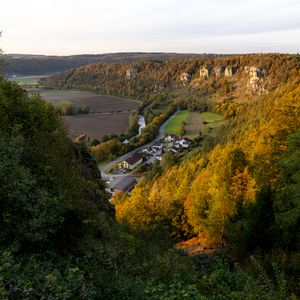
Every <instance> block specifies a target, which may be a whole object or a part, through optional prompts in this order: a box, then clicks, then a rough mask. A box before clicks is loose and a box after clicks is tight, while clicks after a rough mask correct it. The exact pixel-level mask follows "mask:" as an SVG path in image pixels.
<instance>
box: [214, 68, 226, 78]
mask: <svg viewBox="0 0 300 300" xmlns="http://www.w3.org/2000/svg"><path fill="white" fill-rule="evenodd" d="M224 72H225V68H224V67H214V74H215V75H216V76H217V77H220V76H223V75H224Z"/></svg>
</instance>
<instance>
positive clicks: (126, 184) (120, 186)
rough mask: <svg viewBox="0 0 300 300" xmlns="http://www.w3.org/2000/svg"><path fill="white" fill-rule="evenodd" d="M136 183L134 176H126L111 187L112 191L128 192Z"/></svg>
mask: <svg viewBox="0 0 300 300" xmlns="http://www.w3.org/2000/svg"><path fill="white" fill-rule="evenodd" d="M136 184H137V180H136V179H135V178H134V177H131V176H126V177H124V178H122V179H121V180H120V181H119V182H117V183H116V184H115V185H114V186H113V187H112V191H113V192H125V193H129V192H130V191H131V190H132V189H133V188H134V187H135V185H136Z"/></svg>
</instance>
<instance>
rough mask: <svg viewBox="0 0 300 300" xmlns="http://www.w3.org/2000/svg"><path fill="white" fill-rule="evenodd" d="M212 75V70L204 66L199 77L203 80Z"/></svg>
mask: <svg viewBox="0 0 300 300" xmlns="http://www.w3.org/2000/svg"><path fill="white" fill-rule="evenodd" d="M210 74H211V68H210V67H205V66H202V67H201V68H200V70H199V75H200V77H202V78H208V77H209V76H210Z"/></svg>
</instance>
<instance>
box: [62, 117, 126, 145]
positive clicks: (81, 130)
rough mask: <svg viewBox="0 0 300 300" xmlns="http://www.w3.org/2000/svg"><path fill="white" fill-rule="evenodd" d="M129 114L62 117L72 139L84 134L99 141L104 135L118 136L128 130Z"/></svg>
mask: <svg viewBox="0 0 300 300" xmlns="http://www.w3.org/2000/svg"><path fill="white" fill-rule="evenodd" d="M129 115H130V112H125V113H112V114H111V113H108V114H89V115H76V116H66V117H63V120H64V122H65V123H66V125H67V126H68V128H69V131H70V134H71V136H72V137H76V136H78V135H79V134H86V135H88V136H89V137H91V138H96V139H99V138H101V137H102V136H103V135H105V134H112V133H116V134H120V133H124V131H125V130H126V129H127V128H128V126H129V122H128V118H129Z"/></svg>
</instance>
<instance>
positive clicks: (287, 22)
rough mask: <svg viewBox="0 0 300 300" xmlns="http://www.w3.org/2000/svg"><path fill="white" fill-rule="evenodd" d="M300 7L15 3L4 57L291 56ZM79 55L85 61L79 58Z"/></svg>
mask: <svg viewBox="0 0 300 300" xmlns="http://www.w3.org/2000/svg"><path fill="white" fill-rule="evenodd" d="M299 14H300V3H299V1H297V0H287V1H285V2H284V3H282V1H279V0H273V1H272V0H253V1H252V2H249V1H246V0H244V1H238V0H216V1H214V2H213V3H211V2H209V1H208V0H201V1H197V0H187V1H185V3H184V4H182V3H181V1H179V0H173V1H171V0H165V1H159V0H153V1H151V3H148V2H147V1H146V0H141V1H137V0H128V1H125V2H124V1H120V0H112V1H110V2H104V1H96V0H87V1H85V2H84V3H82V2H81V1H79V0H75V1H73V2H72V5H70V4H69V3H68V1H59V0H52V1H51V2H50V1H45V2H40V1H37V0H28V1H26V2H23V1H20V0H11V1H7V2H5V3H3V4H2V9H1V11H0V30H2V31H3V34H2V37H1V39H0V49H2V50H3V51H4V53H5V54H29V55H54V56H69V55H82V54H90V55H92V54H107V53H122V52H123V53H128V52H144V53H145V52H163V53H183V54H184V53H187V54H203V53H213V54H228V53H230V54H251V53H290V54H296V53H298V52H299V49H300V39H299V38H298V37H299V36H300V18H299V17H298V16H299ZM80 53H81V54H80Z"/></svg>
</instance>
